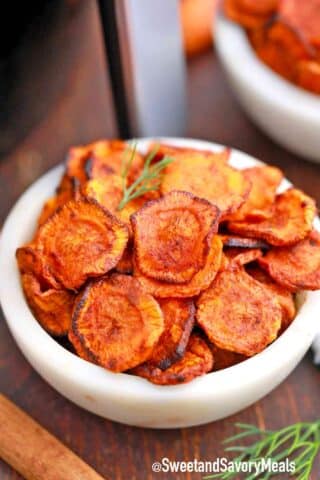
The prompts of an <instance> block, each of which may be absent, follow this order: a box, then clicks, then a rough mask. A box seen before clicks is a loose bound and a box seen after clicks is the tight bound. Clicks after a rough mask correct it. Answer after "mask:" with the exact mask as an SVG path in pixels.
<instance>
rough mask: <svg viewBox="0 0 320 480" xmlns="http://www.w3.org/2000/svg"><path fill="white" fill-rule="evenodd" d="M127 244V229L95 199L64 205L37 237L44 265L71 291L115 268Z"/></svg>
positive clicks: (73, 201) (43, 226)
mask: <svg viewBox="0 0 320 480" xmlns="http://www.w3.org/2000/svg"><path fill="white" fill-rule="evenodd" d="M127 241H128V229H127V227H126V226H125V225H124V224H122V223H121V222H120V221H119V220H118V219H117V218H116V217H114V216H112V215H111V214H110V213H109V212H108V211H107V210H104V209H103V208H102V207H101V206H100V205H98V204H97V203H96V202H94V201H92V200H91V201H89V200H81V201H75V200H72V201H70V202H69V203H67V204H66V205H64V206H63V207H62V208H61V210H59V211H58V212H57V213H56V214H55V215H54V216H53V217H51V218H49V220H47V222H46V223H45V224H44V225H42V227H41V228H40V230H39V232H38V235H37V238H36V244H37V248H38V249H39V250H40V251H41V257H42V261H43V263H45V264H46V266H47V268H48V269H49V271H50V272H51V274H52V276H53V277H54V278H55V279H56V280H57V281H58V282H60V283H61V284H62V285H64V287H65V288H68V289H71V290H77V289H79V288H80V287H81V285H83V283H84V282H85V281H86V280H87V279H88V278H90V277H98V276H100V275H103V274H104V273H106V272H108V271H109V270H111V269H112V268H114V267H115V266H116V265H117V263H118V261H119V260H120V258H121V256H122V254H123V251H124V249H125V247H126V245H127Z"/></svg>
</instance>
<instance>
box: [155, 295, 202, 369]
mask: <svg viewBox="0 0 320 480" xmlns="http://www.w3.org/2000/svg"><path fill="white" fill-rule="evenodd" d="M159 304H160V307H161V310H162V313H163V318H164V332H163V333H162V335H161V337H160V338H159V341H158V344H157V345H156V346H155V348H154V350H153V352H152V355H151V357H150V358H149V359H148V363H150V364H152V365H154V366H156V367H158V368H160V369H161V370H166V369H167V368H168V367H170V366H171V365H172V364H173V363H175V362H177V361H178V360H179V359H180V358H181V357H182V356H183V355H184V353H185V350H186V348H187V344H188V341H189V337H190V334H191V331H192V329H193V326H194V321H195V319H194V315H195V306H194V303H193V301H192V300H189V299H174V298H168V299H160V300H159Z"/></svg>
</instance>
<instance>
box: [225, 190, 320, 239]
mask: <svg viewBox="0 0 320 480" xmlns="http://www.w3.org/2000/svg"><path fill="white" fill-rule="evenodd" d="M315 215H316V206H315V202H314V200H313V199H312V198H310V197H308V196H307V195H306V194H304V193H303V192H301V191H300V190H297V189H294V188H291V189H289V190H287V191H285V192H284V193H282V194H280V195H278V196H277V197H276V201H275V204H274V213H273V216H272V217H271V218H268V219H266V220H262V221H260V222H253V221H251V222H249V221H243V222H229V223H228V229H229V230H230V231H231V232H234V233H237V234H240V235H246V236H248V237H253V238H261V239H262V240H265V241H266V242H268V243H270V244H271V245H275V246H285V245H292V244H294V243H297V242H299V241H300V240H303V239H304V238H305V237H306V236H307V235H308V233H310V232H311V230H312V224H313V220H314V218H315Z"/></svg>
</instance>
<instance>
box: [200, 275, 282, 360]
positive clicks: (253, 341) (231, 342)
mask: <svg viewBox="0 0 320 480" xmlns="http://www.w3.org/2000/svg"><path fill="white" fill-rule="evenodd" d="M197 306H198V310H197V321H198V323H199V325H200V326H201V327H202V328H203V330H204V331H205V333H206V334H207V336H208V338H209V340H210V342H212V343H214V344H215V345H217V346H218V347H219V348H222V349H224V350H230V351H232V352H236V353H240V354H242V355H246V356H248V357H249V356H252V355H255V354H256V353H258V352H261V351H262V350H263V349H264V348H265V347H266V346H267V345H269V343H271V342H272V341H273V340H275V339H276V337H277V334H278V331H279V329H280V326H281V319H282V311H281V308H280V306H279V304H278V302H277V301H276V300H275V299H274V298H273V296H272V295H271V294H270V293H269V292H268V291H266V289H265V288H264V287H263V286H262V285H261V284H260V283H259V282H257V281H256V280H254V279H253V278H252V277H250V276H249V275H248V274H247V273H246V272H245V270H244V269H243V268H242V267H238V268H235V269H227V270H225V271H223V272H220V273H219V274H218V275H217V277H216V278H215V280H214V282H213V283H212V285H211V286H210V287H209V289H208V290H206V291H205V292H203V293H202V294H201V295H200V298H199V300H198V302H197Z"/></svg>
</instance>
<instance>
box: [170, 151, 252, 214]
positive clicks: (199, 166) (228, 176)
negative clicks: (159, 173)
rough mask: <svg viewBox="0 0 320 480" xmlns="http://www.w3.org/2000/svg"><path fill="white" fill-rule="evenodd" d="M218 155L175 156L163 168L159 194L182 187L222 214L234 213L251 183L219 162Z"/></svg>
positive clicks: (248, 190)
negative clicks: (213, 206) (209, 203)
mask: <svg viewBox="0 0 320 480" xmlns="http://www.w3.org/2000/svg"><path fill="white" fill-rule="evenodd" d="M221 155H223V153H216V154H211V155H201V154H186V155H180V156H177V158H175V160H174V161H173V162H172V163H170V165H168V166H167V168H166V170H165V174H164V176H163V179H162V183H161V192H162V194H164V195H165V194H167V193H169V192H171V191H172V190H183V191H186V192H190V193H192V194H193V195H196V196H197V197H200V198H205V199H206V200H208V201H209V202H211V203H212V204H213V205H216V206H217V207H218V208H219V209H220V211H221V214H222V215H227V214H229V213H233V212H234V211H236V210H237V209H238V208H239V207H240V206H241V205H242V204H243V202H244V201H245V200H246V198H247V197H248V195H249V192H250V189H251V183H250V182H249V181H248V180H247V179H246V178H245V177H244V176H243V173H242V172H241V171H240V170H236V169H235V168H233V167H231V166H230V165H227V164H226V163H225V162H224V161H221ZM195 172H196V175H195Z"/></svg>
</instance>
